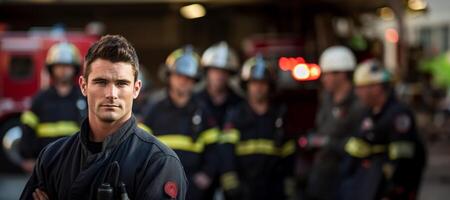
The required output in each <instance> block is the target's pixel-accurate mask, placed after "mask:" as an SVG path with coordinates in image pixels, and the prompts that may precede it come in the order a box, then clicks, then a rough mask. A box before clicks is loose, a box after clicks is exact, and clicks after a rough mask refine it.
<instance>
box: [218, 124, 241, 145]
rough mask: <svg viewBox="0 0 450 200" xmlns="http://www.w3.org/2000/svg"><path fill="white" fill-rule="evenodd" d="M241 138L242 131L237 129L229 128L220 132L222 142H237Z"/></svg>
mask: <svg viewBox="0 0 450 200" xmlns="http://www.w3.org/2000/svg"><path fill="white" fill-rule="evenodd" d="M239 139H240V133H239V131H238V130H237V129H234V128H233V129H228V130H225V131H224V132H223V133H222V134H220V138H219V141H220V143H231V144H236V143H237V142H238V141H239Z"/></svg>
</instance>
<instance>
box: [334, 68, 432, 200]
mask: <svg viewBox="0 0 450 200" xmlns="http://www.w3.org/2000/svg"><path fill="white" fill-rule="evenodd" d="M390 81H391V75H390V73H389V72H388V71H387V69H385V68H384V67H383V66H381V64H380V62H379V61H377V60H374V59H372V60H368V61H366V62H364V63H362V64H360V66H358V68H357V69H356V71H355V74H354V83H355V86H356V94H357V96H358V97H359V98H360V100H361V102H362V103H363V104H365V105H366V106H368V107H369V108H370V111H368V112H367V113H366V115H365V117H364V119H363V121H362V123H361V126H360V128H359V131H358V132H357V133H356V134H355V135H353V136H352V137H351V138H349V140H348V141H347V143H346V144H345V151H346V152H347V154H348V157H347V159H346V160H345V162H344V163H343V173H344V174H343V177H344V178H345V180H344V182H343V185H342V190H341V191H340V195H341V196H340V197H341V199H345V200H352V199H358V200H359V199H396V200H398V199H400V200H401V199H416V194H417V191H418V189H419V185H420V182H421V177H422V172H423V169H424V166H425V162H426V153H425V147H424V144H423V142H422V140H421V138H420V136H419V134H418V133H417V129H416V122H415V119H414V115H413V113H412V111H411V110H410V109H409V108H408V107H407V106H405V105H403V104H401V103H399V102H398V101H397V99H396V98H395V94H394V92H393V91H392V88H391V85H390Z"/></svg>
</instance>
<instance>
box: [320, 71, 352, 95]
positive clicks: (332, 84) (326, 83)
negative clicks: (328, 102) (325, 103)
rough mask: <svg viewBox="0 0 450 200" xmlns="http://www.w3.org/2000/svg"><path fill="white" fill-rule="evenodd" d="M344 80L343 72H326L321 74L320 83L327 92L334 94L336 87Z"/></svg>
mask: <svg viewBox="0 0 450 200" xmlns="http://www.w3.org/2000/svg"><path fill="white" fill-rule="evenodd" d="M345 78H346V77H345V73H343V72H326V73H323V74H322V77H321V79H320V81H321V82H322V86H323V88H324V89H325V90H326V91H327V92H334V91H335V90H336V88H337V86H338V85H339V84H340V83H341V82H342V81H345Z"/></svg>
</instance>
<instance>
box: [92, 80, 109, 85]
mask: <svg viewBox="0 0 450 200" xmlns="http://www.w3.org/2000/svg"><path fill="white" fill-rule="evenodd" d="M94 83H95V84H97V85H106V81H94Z"/></svg>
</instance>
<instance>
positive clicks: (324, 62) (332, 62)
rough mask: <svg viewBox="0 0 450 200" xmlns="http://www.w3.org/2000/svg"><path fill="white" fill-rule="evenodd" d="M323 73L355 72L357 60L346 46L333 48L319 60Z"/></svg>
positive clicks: (326, 51)
mask: <svg viewBox="0 0 450 200" xmlns="http://www.w3.org/2000/svg"><path fill="white" fill-rule="evenodd" d="M319 65H320V67H321V68H322V72H324V73H326V72H348V71H353V70H355V66H356V58H355V56H354V55H353V53H352V51H351V50H350V49H349V48H347V47H344V46H332V47H329V48H327V49H325V51H324V52H323V53H322V55H321V56H320V59H319Z"/></svg>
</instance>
